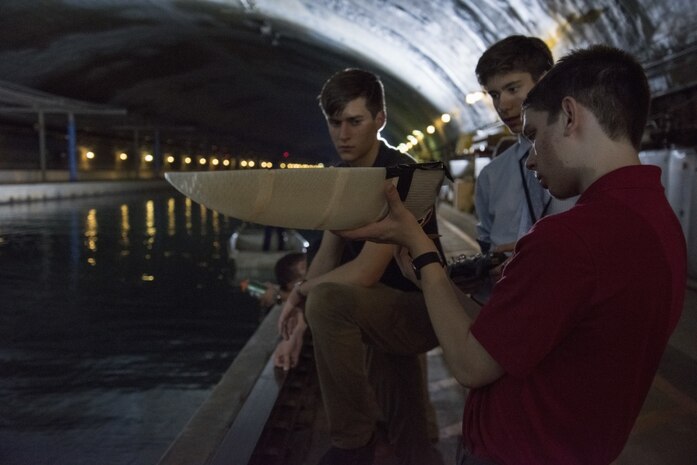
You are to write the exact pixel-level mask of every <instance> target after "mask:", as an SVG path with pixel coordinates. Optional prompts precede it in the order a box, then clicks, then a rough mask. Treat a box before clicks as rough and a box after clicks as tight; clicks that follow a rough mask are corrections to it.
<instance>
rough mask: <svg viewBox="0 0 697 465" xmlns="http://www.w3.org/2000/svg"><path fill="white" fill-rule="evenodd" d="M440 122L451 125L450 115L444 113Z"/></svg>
mask: <svg viewBox="0 0 697 465" xmlns="http://www.w3.org/2000/svg"><path fill="white" fill-rule="evenodd" d="M440 120H441V121H442V122H444V123H449V122H450V115H449V114H448V113H443V114H442V115H440Z"/></svg>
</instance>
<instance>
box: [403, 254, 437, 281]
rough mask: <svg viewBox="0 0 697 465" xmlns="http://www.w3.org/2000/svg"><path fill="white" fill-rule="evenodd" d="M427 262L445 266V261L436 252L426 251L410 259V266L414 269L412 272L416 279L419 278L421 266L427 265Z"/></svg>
mask: <svg viewBox="0 0 697 465" xmlns="http://www.w3.org/2000/svg"><path fill="white" fill-rule="evenodd" d="M429 263H440V266H445V262H444V261H443V259H442V258H441V257H440V254H439V253H438V252H426V253H423V254H421V255H419V256H418V257H416V258H414V259H412V261H411V267H412V268H413V269H414V274H415V275H416V279H418V280H420V279H421V268H423V267H424V266H426V265H428V264H429Z"/></svg>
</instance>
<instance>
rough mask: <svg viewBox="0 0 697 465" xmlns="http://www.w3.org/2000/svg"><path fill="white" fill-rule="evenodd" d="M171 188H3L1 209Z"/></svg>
mask: <svg viewBox="0 0 697 465" xmlns="http://www.w3.org/2000/svg"><path fill="white" fill-rule="evenodd" d="M168 187H170V185H169V183H167V181H165V180H163V179H156V180H132V181H77V182H46V183H36V184H4V185H0V205H2V204H8V203H15V202H31V201H40V200H57V199H71V198H77V197H90V196H98V195H113V194H123V193H130V192H141V191H151V190H156V189H165V188H168Z"/></svg>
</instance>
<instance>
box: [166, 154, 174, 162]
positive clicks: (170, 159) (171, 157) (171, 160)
mask: <svg viewBox="0 0 697 465" xmlns="http://www.w3.org/2000/svg"><path fill="white" fill-rule="evenodd" d="M167 163H174V157H173V156H172V155H170V156H168V157H167Z"/></svg>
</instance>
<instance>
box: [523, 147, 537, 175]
mask: <svg viewBox="0 0 697 465" xmlns="http://www.w3.org/2000/svg"><path fill="white" fill-rule="evenodd" d="M536 158H537V152H536V151H535V148H534V147H531V148H530V152H528V158H527V159H526V160H525V167H526V168H527V169H529V170H533V171H534V170H535V167H536V166H537V159H536Z"/></svg>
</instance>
